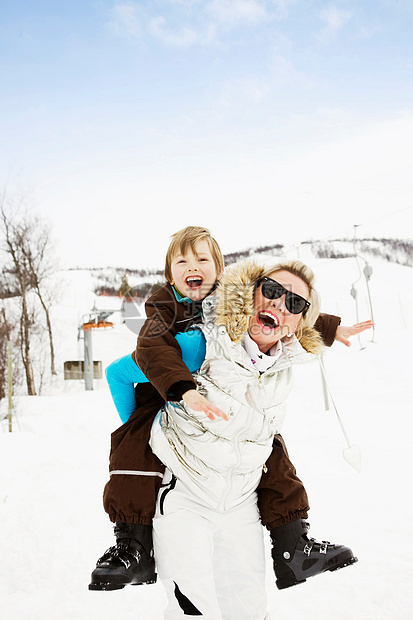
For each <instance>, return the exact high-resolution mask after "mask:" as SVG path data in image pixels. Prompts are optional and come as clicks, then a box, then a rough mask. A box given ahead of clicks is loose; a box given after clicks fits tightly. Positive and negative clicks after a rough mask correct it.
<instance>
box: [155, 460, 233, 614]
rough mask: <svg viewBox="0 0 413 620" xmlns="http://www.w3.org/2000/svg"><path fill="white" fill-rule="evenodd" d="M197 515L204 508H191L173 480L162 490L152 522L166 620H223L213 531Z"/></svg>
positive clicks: (207, 523) (190, 502) (190, 501)
mask: <svg viewBox="0 0 413 620" xmlns="http://www.w3.org/2000/svg"><path fill="white" fill-rule="evenodd" d="M168 475H169V472H167V474H166V476H168ZM200 512H203V507H202V506H199V505H197V504H194V502H193V498H192V497H191V495H190V494H189V493H188V492H187V491H186V489H185V487H184V486H183V485H182V483H180V482H179V481H177V480H176V478H172V484H171V483H169V484H165V487H164V488H162V489H161V491H160V493H159V500H158V507H157V511H156V516H155V518H154V547H155V554H156V564H157V570H158V573H159V577H160V579H161V580H162V584H163V586H164V587H165V590H166V594H167V597H168V607H167V609H166V611H165V616H164V618H165V620H173V619H175V618H186V617H187V616H201V617H202V618H203V619H205V620H222V615H221V611H220V609H219V605H218V600H217V595H216V590H215V579H214V561H213V560H214V558H213V551H214V541H213V529H214V528H213V524H212V523H211V522H210V521H209V520H208V519H207V518H205V516H203V515H202V514H200ZM238 620H239V618H238Z"/></svg>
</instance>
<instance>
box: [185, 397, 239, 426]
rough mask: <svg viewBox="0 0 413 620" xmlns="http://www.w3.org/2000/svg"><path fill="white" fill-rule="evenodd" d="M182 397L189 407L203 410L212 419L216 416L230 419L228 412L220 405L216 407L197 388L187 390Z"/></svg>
mask: <svg viewBox="0 0 413 620" xmlns="http://www.w3.org/2000/svg"><path fill="white" fill-rule="evenodd" d="M182 399H183V401H184V403H185V405H188V407H190V408H191V409H193V410H194V411H203V412H204V413H205V414H206V415H207V416H208V418H209V419H210V420H215V416H218V417H219V418H223V419H224V420H228V416H227V415H226V413H224V412H223V411H221V409H219V408H218V407H215V405H213V404H212V403H210V402H209V400H208V399H206V398H205V396H202V394H200V393H199V392H197V391H196V390H188V391H187V392H185V394H184V395H183V397H182Z"/></svg>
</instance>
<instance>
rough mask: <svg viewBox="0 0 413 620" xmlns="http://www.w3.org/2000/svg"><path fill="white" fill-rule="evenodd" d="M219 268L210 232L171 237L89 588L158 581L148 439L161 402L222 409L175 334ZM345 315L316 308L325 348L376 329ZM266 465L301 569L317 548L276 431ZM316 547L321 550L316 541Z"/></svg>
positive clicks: (270, 492)
mask: <svg viewBox="0 0 413 620" xmlns="http://www.w3.org/2000/svg"><path fill="white" fill-rule="evenodd" d="M223 268H224V261H223V256H222V253H221V250H220V248H219V246H218V244H217V242H216V241H215V239H213V237H212V236H211V234H210V232H209V231H208V230H207V229H204V228H200V227H191V226H190V227H187V228H185V229H183V230H181V231H179V232H177V233H176V234H175V235H173V236H172V238H171V243H170V246H169V248H168V251H167V255H166V260H165V278H166V280H167V284H165V285H164V286H163V287H161V288H160V289H159V290H158V291H156V292H155V293H154V294H153V295H152V296H151V297H150V298H149V299H148V301H147V302H146V305H145V310H146V316H147V320H146V321H145V323H144V325H143V327H142V329H141V332H140V334H139V337H138V342H137V347H136V350H135V351H134V353H133V354H132V357H133V360H134V362H135V363H136V364H137V365H138V366H139V368H140V370H141V371H142V372H143V373H144V374H145V376H146V377H147V379H148V380H149V381H150V383H139V384H138V385H137V387H136V401H137V409H136V411H135V412H134V413H133V415H131V417H130V418H129V419H128V421H127V422H126V423H125V424H123V425H122V426H121V427H120V428H119V429H117V430H116V431H115V432H114V433H113V434H112V439H111V454H110V463H109V469H110V480H109V482H108V483H107V484H106V486H105V490H104V496H103V501H104V508H105V511H106V512H107V513H108V515H109V518H110V520H111V521H112V522H113V523H115V528H114V530H115V536H116V545H114V546H112V547H110V548H109V549H108V550H107V551H106V552H105V554H104V555H103V556H102V557H101V558H99V560H98V562H97V565H96V568H95V570H94V571H93V573H92V580H91V583H90V585H89V589H91V590H112V589H118V588H123V587H124V586H125V585H127V584H139V583H153V582H154V581H156V573H155V562H154V558H153V549H152V518H153V515H154V511H155V505H156V498H157V495H158V490H159V487H160V485H161V482H162V478H163V474H164V470H165V468H164V465H163V464H162V463H161V462H160V460H159V459H158V458H157V457H156V456H155V455H154V454H153V452H152V450H151V448H150V446H149V443H148V442H149V436H150V432H151V427H152V422H153V419H154V417H155V415H156V414H157V412H158V411H159V409H160V408H161V407H162V406H163V404H164V402H165V401H181V400H183V401H184V402H185V403H186V404H187V405H188V406H189V407H190V408H191V409H193V410H195V411H203V412H204V413H206V415H207V416H208V417H209V418H211V419H214V418H215V417H224V416H225V414H224V413H223V412H222V411H220V410H219V409H218V408H217V407H214V406H213V405H212V404H211V403H209V402H208V401H207V400H206V399H205V398H204V397H203V396H202V395H201V394H200V393H199V392H197V391H196V383H195V380H194V378H193V376H192V374H191V372H190V370H189V369H188V367H187V366H186V365H185V363H184V362H183V360H182V351H181V348H180V346H179V344H178V341H177V340H176V338H175V336H176V334H177V333H178V332H188V331H190V330H191V329H192V328H193V327H194V325H196V324H198V323H200V322H201V320H202V316H201V306H202V301H203V300H204V299H205V297H206V296H207V295H209V294H210V293H212V292H213V290H214V289H215V286H216V281H217V280H218V279H219V277H220V275H221V273H222V271H223ZM339 322H340V319H339V318H338V317H334V316H331V315H322V314H320V316H319V319H318V321H317V323H316V325H315V327H316V328H317V330H318V331H319V332H320V334H321V335H322V338H323V341H324V344H325V345H326V346H331V345H332V343H333V342H334V339H339V340H341V341H342V342H344V343H345V344H349V343H348V340H347V338H348V336H350V335H353V334H355V333H359V332H360V331H363V329H367V328H368V327H370V326H371V324H370V325H368V322H366V323H365V324H359V325H357V326H354V327H353V328H344V327H341V328H339ZM266 466H267V470H266V473H264V474H263V476H262V480H261V483H260V486H259V487H258V505H259V509H260V513H261V519H262V522H263V524H264V525H265V526H266V527H267V528H268V529H269V530H270V531H271V535H272V539H273V540H278V539H279V538H280V536H282V537H283V538H284V539H287V540H288V545H289V549H290V550H291V554H290V555H291V556H292V557H293V559H295V561H296V563H297V565H299V566H300V567H301V565H302V563H303V562H304V560H305V559H307V560H308V559H310V560H311V559H312V557H311V554H312V553H313V552H312V551H311V552H310V557H309V556H308V555H306V548H305V536H304V535H305V533H306V531H307V530H305V531H303V528H302V525H301V523H302V520H303V519H306V518H307V514H308V513H307V511H308V509H309V506H308V498H307V493H306V491H305V488H304V486H303V484H302V482H301V481H300V479H299V478H298V477H297V476H296V472H295V468H294V466H293V465H292V463H291V461H290V460H289V457H288V454H287V451H286V448H285V444H284V441H283V439H282V437H281V436H280V435H276V436H275V438H274V443H273V451H272V454H271V456H270V458H269V459H268V461H267V463H266ZM313 548H314V555H315V553H316V549H317V548H319V547H317V545H314V546H313ZM307 550H308V548H307ZM335 553H336V546H335V545H328V546H327V547H326V546H325V545H324V546H323V560H324V561H323V562H320V561H319V557H317V562H315V565H316V566H317V569H316V570H317V572H313V573H312V574H319V573H321V572H323V570H324V565H325V564H326V563H328V562H329V561H330V559H331V558H332V557H333V556H334V554H335ZM318 556H319V554H318ZM280 562H282V559H281V560H280ZM290 565H291V564H290Z"/></svg>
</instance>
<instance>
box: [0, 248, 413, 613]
mask: <svg viewBox="0 0 413 620" xmlns="http://www.w3.org/2000/svg"><path fill="white" fill-rule="evenodd" d="M300 251H301V252H304V251H305V249H301V250H300ZM301 257H302V258H303V259H304V260H307V261H308V262H309V263H310V264H312V265H313V266H314V268H315V270H316V273H317V276H318V281H319V288H320V290H321V294H322V299H323V306H322V308H323V310H324V311H326V312H330V313H333V314H339V315H340V316H342V319H343V323H344V324H352V323H354V322H355V321H356V314H355V302H354V297H352V296H351V295H350V289H351V287H352V285H353V283H354V282H356V280H357V279H358V277H359V271H358V266H357V264H356V262H355V260H354V259H353V258H347V259H343V260H336V261H332V260H327V259H325V260H321V259H319V260H315V259H314V257H313V256H305V255H302V256H301ZM369 263H370V264H371V266H372V267H373V275H372V277H371V280H370V288H371V299H372V305H373V311H374V319H375V321H376V330H375V334H374V339H373V341H372V336H373V334H372V333H367V334H363V335H362V336H361V338H360V341H359V340H358V339H357V338H354V339H353V344H352V347H351V348H350V349H346V348H345V347H344V346H343V345H340V344H338V343H336V344H335V345H334V346H333V347H332V349H330V350H329V351H328V352H327V354H326V355H325V368H326V373H327V377H328V382H329V386H330V389H331V392H332V395H333V398H334V402H335V404H336V406H337V409H338V411H339V414H340V416H341V418H342V420H343V422H344V425H345V428H346V431H347V433H348V435H349V437H350V439H351V442H354V443H355V444H357V445H358V446H359V447H360V449H361V452H362V468H361V473H358V472H357V471H356V470H355V469H353V468H351V467H350V466H349V465H348V464H347V463H346V461H345V460H344V459H343V458H342V450H343V449H344V448H345V447H346V442H345V439H344V437H343V434H342V432H341V429H340V426H339V424H338V421H337V418H336V413H335V411H334V409H333V408H332V410H330V411H326V410H325V407H324V396H323V390H322V383H321V375H320V369H319V367H318V366H317V364H316V363H314V364H310V365H307V366H304V367H300V368H298V369H297V370H296V375H295V376H296V382H295V383H296V387H295V390H294V393H293V395H292V396H291V398H290V400H289V403H288V411H289V413H288V416H287V422H286V425H285V428H284V436H285V439H286V441H287V445H288V447H289V450H290V456H291V457H292V460H293V462H294V463H295V465H296V467H297V470H298V473H299V475H300V476H301V477H302V479H303V480H304V482H305V485H306V487H307V490H308V493H309V497H310V502H311V506H312V509H311V512H310V522H311V526H312V528H311V535H313V536H314V537H316V538H319V539H321V538H322V539H327V540H331V541H333V542H339V543H344V544H347V545H349V546H351V547H352V548H353V550H354V552H355V553H356V555H357V556H358V558H359V562H358V563H357V564H356V565H355V566H352V567H349V568H346V569H344V570H342V571H337V572H335V573H328V574H325V575H322V576H319V577H315V578H313V579H310V580H309V581H308V582H307V583H305V584H303V585H300V586H297V587H294V588H290V589H288V590H284V591H281V592H280V591H278V590H277V589H276V587H275V585H274V577H273V573H272V568H271V562H270V554H269V552H270V549H269V545H268V573H267V589H268V593H269V599H270V605H269V608H270V612H271V615H272V618H273V619H277V620H296V619H297V618H305V619H306V620H349V618H351V619H354V620H395V619H397V620H410V618H412V617H413V597H412V594H411V584H410V578H411V576H412V569H411V565H412V562H411V550H410V545H409V540H410V539H409V534H410V517H411V513H412V510H413V499H412V494H411V472H412V465H413V458H412V449H411V437H412V430H413V422H412V419H413V415H412V414H413V406H412V402H413V399H412V396H413V393H412V376H411V361H410V358H411V349H412V344H413V342H412V341H413V338H412V336H413V330H412V327H411V324H410V316H411V311H410V310H411V307H412V304H413V289H412V287H411V281H412V270H411V268H409V267H403V266H400V265H395V264H390V263H387V262H383V261H381V260H370V259H369ZM61 279H62V281H64V287H63V293H62V297H61V300H60V303H59V305H56V306H55V307H54V309H53V316H54V324H55V331H56V342H57V346H56V348H57V356H58V360H57V364H58V369H59V376H58V378H57V379H56V380H55V383H54V384H53V385H51V386H50V387H49V388H48V389H47V391H45V392H44V394H43V395H42V396H41V397H27V396H20V397H18V398H17V399H16V414H17V417H16V418H15V419H14V422H13V424H14V426H13V432H12V433H8V432H7V425H6V424H5V423H4V422H3V431H4V432H0V523H1V542H0V557H1V562H0V593H1V615H2V617H3V618H5V619H6V620H48V619H49V618H50V619H53V620H54V619H55V618H59V619H60V620H95V619H96V620H97V619H100V618H122V620H160V619H161V618H162V617H163V609H164V606H165V600H166V599H165V595H164V592H163V589H162V585H161V584H160V583H158V584H155V585H151V586H141V587H139V588H133V587H129V588H125V589H124V590H120V591H116V592H90V591H89V590H88V589H87V586H88V583H89V577H90V572H91V571H92V569H93V568H94V563H95V561H96V559H97V557H98V556H99V555H100V554H101V553H102V552H103V551H104V550H105V548H107V547H108V546H109V545H110V544H112V542H113V537H112V528H111V524H110V523H109V520H108V519H107V516H106V514H105V513H104V512H103V508H102V503H101V496H102V490H103V486H104V484H105V482H106V480H107V461H108V453H109V441H110V433H111V432H112V431H113V430H114V429H115V428H117V426H119V424H120V420H119V418H118V417H117V414H116V412H115V410H114V407H113V405H112V403H111V399H110V395H109V392H108V389H107V386H106V383H105V380H104V379H102V380H100V381H95V382H94V390H93V391H85V388H84V384H83V382H76V381H64V380H63V363H64V361H67V360H74V359H81V358H82V355H83V343H82V341H78V340H77V336H78V326H79V323H80V320H81V317H82V316H83V315H84V314H87V313H89V312H90V311H91V310H92V308H93V307H94V306H96V307H98V308H99V302H101V303H106V304H108V303H109V302H108V301H107V300H106V301H105V302H103V301H102V300H101V299H99V298H96V297H95V295H94V294H93V276H92V275H91V274H90V272H87V271H84V272H66V273H65V274H62V277H61ZM355 286H356V288H357V290H358V297H357V299H358V302H359V318H360V320H363V319H366V318H369V304H368V297H367V294H366V285H365V281H364V279H363V278H362V279H361V280H360V281H359V282H357V283H356V285H355ZM112 302H113V303H114V304H115V299H111V301H110V303H112ZM106 309H107V308H106ZM114 309H115V310H118V309H119V308H118V307H116V308H114ZM111 320H113V322H114V328H113V329H106V330H99V331H95V332H94V333H93V353H94V359H96V360H101V361H102V363H103V366H106V365H107V364H108V363H109V362H110V361H112V360H113V359H114V358H116V357H118V356H120V355H123V354H125V353H128V352H129V351H132V350H133V348H134V346H135V342H136V335H135V334H134V333H132V331H130V330H129V329H128V328H127V327H126V326H125V324H123V323H122V318H121V314H120V312H116V313H115V314H113V315H112V318H111ZM267 543H268V538H267ZM240 544H242V541H240ZM240 620H243V619H240Z"/></svg>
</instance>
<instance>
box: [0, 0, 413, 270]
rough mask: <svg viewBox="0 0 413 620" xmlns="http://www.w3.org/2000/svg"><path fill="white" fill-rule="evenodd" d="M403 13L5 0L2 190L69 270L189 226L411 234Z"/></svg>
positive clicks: (123, 259) (410, 120)
mask: <svg viewBox="0 0 413 620" xmlns="http://www.w3.org/2000/svg"><path fill="white" fill-rule="evenodd" d="M412 26H413V0H375V1H373V0H340V1H333V2H321V1H317V0H272V1H271V0H152V1H150V2H132V1H120V0H118V1H113V0H96V1H93V2H92V1H89V0H83V1H80V0H72V1H71V2H63V1H59V0H53V1H52V0H47V1H40V0H27V1H20V0H14V1H11V0H2V3H1V6H0V75H1V79H0V135H1V144H2V147H1V149H0V187H1V189H2V190H3V189H4V188H6V194H7V195H8V196H9V197H10V198H13V197H14V196H15V195H16V194H18V193H21V192H22V189H24V191H23V193H25V194H26V195H27V197H28V202H30V203H31V204H33V205H35V209H36V211H37V212H38V213H40V214H42V215H44V216H45V217H47V218H48V219H50V220H51V222H52V223H53V227H54V231H55V235H56V237H57V239H58V241H59V252H60V254H61V257H62V260H63V262H64V264H67V265H73V264H87V265H101V264H118V265H122V266H129V267H135V266H136V267H141V266H154V265H155V264H156V266H162V263H163V256H164V253H165V249H166V245H167V243H168V238H169V235H170V234H172V233H173V232H175V231H176V230H178V229H179V228H181V227H183V226H186V225H189V224H194V225H202V226H208V227H210V228H211V229H212V231H213V233H214V234H215V236H216V238H217V239H218V241H219V242H220V243H221V245H222V248H223V250H224V251H225V252H229V251H233V250H235V249H240V248H243V247H246V246H249V245H260V244H268V243H278V242H283V243H289V244H292V245H294V244H295V243H297V242H299V241H302V240H305V239H308V238H319V237H322V238H326V237H329V236H335V235H342V234H346V233H350V234H351V231H352V227H353V224H355V223H357V224H363V227H362V229H361V230H362V233H363V234H366V235H367V234H379V235H382V234H399V235H402V236H412V221H413V210H412V207H413V198H412V189H413V188H412V184H413V170H412V167H413V159H412V156H413V79H412V74H413V37H412V35H411V33H412V31H413V28H412ZM409 226H410V228H409ZM360 234H361V233H360Z"/></svg>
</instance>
